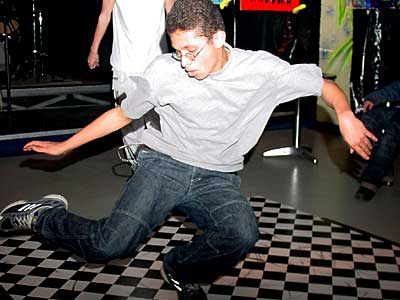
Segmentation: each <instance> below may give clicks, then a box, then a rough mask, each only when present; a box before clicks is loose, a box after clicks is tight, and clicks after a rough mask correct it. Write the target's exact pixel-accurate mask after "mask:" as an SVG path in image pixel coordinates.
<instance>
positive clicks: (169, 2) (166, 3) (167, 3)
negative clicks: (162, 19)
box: [164, 0, 175, 13]
mask: <svg viewBox="0 0 400 300" xmlns="http://www.w3.org/2000/svg"><path fill="white" fill-rule="evenodd" d="M174 2H175V0H165V1H164V7H165V11H166V12H167V13H169V11H170V10H171V8H172V6H173V5H174Z"/></svg>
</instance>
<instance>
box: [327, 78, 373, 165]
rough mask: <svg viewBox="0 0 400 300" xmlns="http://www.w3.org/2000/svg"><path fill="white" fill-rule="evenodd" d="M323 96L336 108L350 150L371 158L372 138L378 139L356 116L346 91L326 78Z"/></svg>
mask: <svg viewBox="0 0 400 300" xmlns="http://www.w3.org/2000/svg"><path fill="white" fill-rule="evenodd" d="M321 97H322V100H323V101H324V102H325V103H326V104H327V105H329V106H330V107H332V108H333V109H334V110H335V112H336V115H337V118H338V122H339V128H340V132H341V134H342V135H343V138H344V139H345V141H346V142H347V144H348V145H349V146H350V151H351V152H353V151H356V152H357V153H358V154H359V155H360V156H361V157H363V158H364V159H369V155H370V154H371V149H372V144H371V140H373V141H377V140H378V139H377V138H376V137H375V136H374V135H373V134H372V133H371V132H370V131H368V129H367V128H366V127H365V126H364V124H363V123H362V122H361V121H360V120H359V119H357V118H356V116H355V115H354V113H353V112H352V111H351V108H350V105H349V103H348V101H347V98H346V95H345V94H344V92H343V91H342V90H341V89H340V88H339V87H338V86H337V85H336V83H334V82H333V81H331V80H327V79H324V84H323V87H322V95H321Z"/></svg>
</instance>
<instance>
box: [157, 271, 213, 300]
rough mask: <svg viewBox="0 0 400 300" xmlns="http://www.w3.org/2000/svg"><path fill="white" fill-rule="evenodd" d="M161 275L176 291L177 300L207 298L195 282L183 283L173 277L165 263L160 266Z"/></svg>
mask: <svg viewBox="0 0 400 300" xmlns="http://www.w3.org/2000/svg"><path fill="white" fill-rule="evenodd" d="M160 272H161V277H162V278H163V279H164V281H165V282H166V283H168V284H169V285H170V286H172V287H173V288H174V289H175V290H176V291H177V293H178V297H179V300H207V295H206V293H205V292H204V290H203V289H202V288H201V286H200V285H199V284H197V283H184V282H179V281H178V280H176V279H174V278H173V277H172V275H171V273H170V272H168V271H167V270H166V267H165V265H162V267H161V270H160Z"/></svg>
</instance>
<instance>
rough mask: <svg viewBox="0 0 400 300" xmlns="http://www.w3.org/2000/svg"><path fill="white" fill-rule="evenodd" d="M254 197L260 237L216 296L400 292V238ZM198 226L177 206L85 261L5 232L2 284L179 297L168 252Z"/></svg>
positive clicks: (44, 290)
mask: <svg viewBox="0 0 400 300" xmlns="http://www.w3.org/2000/svg"><path fill="white" fill-rule="evenodd" d="M249 200H250V202H251V204H252V206H253V208H254V211H255V214H256V216H257V218H258V220H259V226H260V233H261V237H260V240H259V241H258V242H257V244H256V246H255V247H254V248H253V249H252V251H251V252H250V253H249V254H248V255H247V256H246V258H245V259H244V260H243V261H241V262H239V263H238V264H237V265H236V266H235V267H234V268H233V269H232V270H231V271H230V272H229V273H226V274H224V276H222V277H220V278H219V279H218V280H217V281H215V282H214V283H213V284H212V285H204V290H205V291H206V292H207V295H208V299H209V300H225V299H227V300H228V299H232V300H234V299H237V300H239V299H318V300H324V299H340V300H342V299H343V300H350V299H400V269H399V267H400V245H398V244H396V243H393V242H390V241H387V240H385V239H381V238H379V237H377V236H373V235H370V234H368V233H366V232H362V231H359V230H357V229H354V228H350V227H348V226H346V225H343V224H338V223H336V222H334V221H331V220H326V219H321V218H319V217H317V216H312V215H310V214H307V213H303V212H301V211H298V210H296V209H294V208H292V207H290V206H286V205H282V204H280V203H278V202H274V201H271V200H269V199H265V198H261V197H253V198H250V199H249ZM196 234H199V232H198V230H197V229H196V227H195V226H194V225H193V224H192V223H190V220H188V219H186V218H185V217H184V216H182V215H179V214H176V215H175V214H173V215H171V216H170V217H169V218H168V220H166V221H165V222H164V223H163V224H162V226H160V227H159V229H158V230H157V232H155V233H154V234H153V235H152V236H151V237H149V238H148V239H147V240H146V242H145V243H144V244H143V246H142V247H141V248H140V251H138V253H137V254H136V255H135V257H133V258H132V259H121V260H113V261H111V262H109V263H107V264H88V263H85V262H84V261H82V260H80V259H79V258H77V257H75V256H71V255H70V253H68V252H65V251H64V250H61V249H52V248H49V246H47V245H45V244H42V243H41V242H40V240H39V239H38V238H37V237H32V236H13V237H0V288H1V287H2V288H3V290H4V291H3V293H6V294H7V295H8V296H10V297H11V299H21V300H22V299H25V300H27V299H61V300H64V299H65V300H74V299H76V300H77V299H79V300H100V299H102V300H107V299H110V300H111V299H114V300H125V299H159V300H169V299H171V300H172V299H174V300H176V299H177V295H176V293H175V291H174V290H172V289H171V288H170V287H169V286H168V285H167V284H165V283H164V281H163V280H162V278H161V276H160V273H159V270H160V267H161V264H162V260H163V256H164V255H165V253H167V252H168V251H169V250H170V249H171V247H174V246H177V245H180V244H182V243H186V242H188V241H190V240H192V239H193V237H194V236H195V235H196ZM0 295H1V292H0ZM0 298H1V299H6V297H5V296H4V297H0Z"/></svg>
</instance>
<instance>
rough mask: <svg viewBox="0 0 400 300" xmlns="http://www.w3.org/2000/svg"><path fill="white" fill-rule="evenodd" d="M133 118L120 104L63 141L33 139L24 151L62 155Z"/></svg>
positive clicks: (112, 130)
mask: <svg viewBox="0 0 400 300" xmlns="http://www.w3.org/2000/svg"><path fill="white" fill-rule="evenodd" d="M131 121H132V120H131V119H129V118H128V117H126V116H125V115H124V113H123V112H122V109H121V107H120V106H118V107H116V108H113V109H110V110H108V111H106V112H105V113H103V114H102V115H101V116H99V117H98V118H97V119H95V120H94V121H93V122H91V123H89V124H88V125H87V126H86V127H84V128H82V129H81V130H80V131H78V132H77V133H76V134H74V135H73V136H72V137H70V138H69V139H67V140H65V141H63V142H50V141H32V142H29V143H28V144H26V145H25V146H24V151H36V152H41V153H46V154H50V155H61V154H65V153H66V152H68V151H71V150H73V149H75V148H78V147H79V146H81V145H83V144H86V143H88V142H90V141H93V140H95V139H98V138H100V137H103V136H105V135H107V134H109V133H111V132H114V131H116V130H118V129H121V128H122V127H124V126H125V125H127V124H129V123H130V122H131Z"/></svg>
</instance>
